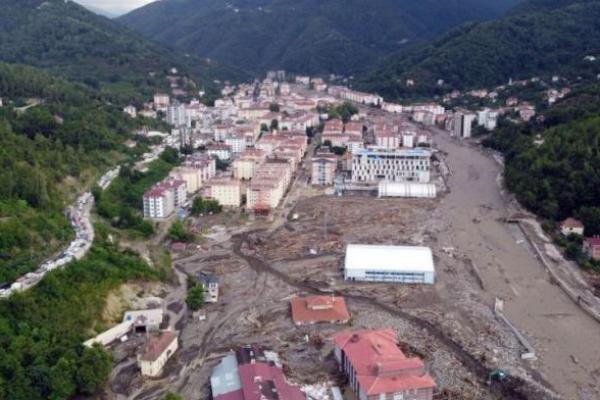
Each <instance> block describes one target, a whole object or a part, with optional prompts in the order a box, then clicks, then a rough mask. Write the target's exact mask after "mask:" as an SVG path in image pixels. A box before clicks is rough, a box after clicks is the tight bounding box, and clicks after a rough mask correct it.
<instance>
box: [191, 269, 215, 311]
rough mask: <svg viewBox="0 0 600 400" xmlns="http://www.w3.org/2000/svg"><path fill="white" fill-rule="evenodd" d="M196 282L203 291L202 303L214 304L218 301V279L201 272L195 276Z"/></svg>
mask: <svg viewBox="0 0 600 400" xmlns="http://www.w3.org/2000/svg"><path fill="white" fill-rule="evenodd" d="M196 280H197V281H198V283H199V284H200V285H202V288H203V289H204V302H205V303H216V302H217V301H218V300H219V278H218V277H217V276H216V275H213V274H209V273H206V272H202V271H201V272H199V273H198V274H196Z"/></svg>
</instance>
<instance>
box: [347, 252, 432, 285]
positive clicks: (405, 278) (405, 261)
mask: <svg viewBox="0 0 600 400" xmlns="http://www.w3.org/2000/svg"><path fill="white" fill-rule="evenodd" d="M344 278H345V279H346V280H350V281H369V282H393V283H427V284H433V283H434V279H435V267H434V263H433V255H432V253H431V249H429V248H428V247H415V246H373V245H356V244H349V245H348V246H347V247H346V259H345V262H344Z"/></svg>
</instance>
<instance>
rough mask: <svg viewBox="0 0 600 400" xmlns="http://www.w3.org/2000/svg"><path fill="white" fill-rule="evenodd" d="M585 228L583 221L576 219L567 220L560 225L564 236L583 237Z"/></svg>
mask: <svg viewBox="0 0 600 400" xmlns="http://www.w3.org/2000/svg"><path fill="white" fill-rule="evenodd" d="M583 231H584V226H583V224H582V223H581V221H579V220H577V219H575V218H567V219H565V220H564V221H563V222H561V224H560V233H562V234H563V235H564V236H569V235H572V234H575V235H579V236H583Z"/></svg>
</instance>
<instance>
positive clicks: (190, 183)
mask: <svg viewBox="0 0 600 400" xmlns="http://www.w3.org/2000/svg"><path fill="white" fill-rule="evenodd" d="M169 177H170V178H172V179H176V180H182V181H185V184H186V189H187V193H188V194H192V193H196V192H197V191H198V190H200V188H201V187H202V183H203V181H202V176H201V173H200V171H199V170H198V169H196V168H193V167H186V166H179V167H176V168H174V169H173V170H172V171H171V172H170V173H169Z"/></svg>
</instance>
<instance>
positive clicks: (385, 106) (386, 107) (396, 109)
mask: <svg viewBox="0 0 600 400" xmlns="http://www.w3.org/2000/svg"><path fill="white" fill-rule="evenodd" d="M381 109H382V110H383V111H387V112H389V113H394V114H402V111H403V107H402V105H401V104H395V103H387V102H385V101H384V102H383V103H382V104H381Z"/></svg>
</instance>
